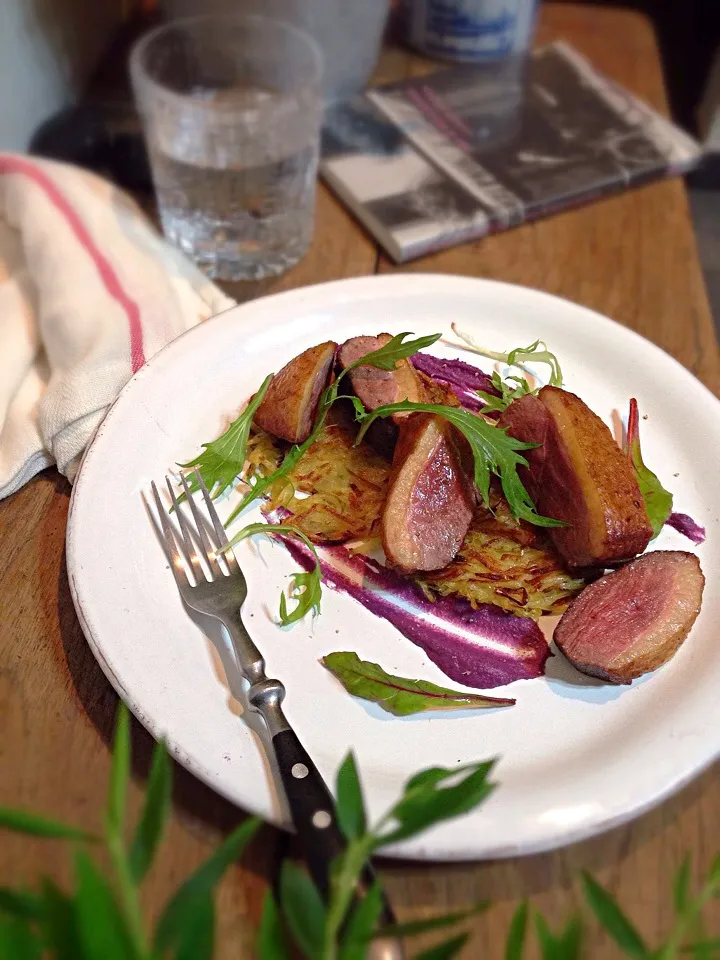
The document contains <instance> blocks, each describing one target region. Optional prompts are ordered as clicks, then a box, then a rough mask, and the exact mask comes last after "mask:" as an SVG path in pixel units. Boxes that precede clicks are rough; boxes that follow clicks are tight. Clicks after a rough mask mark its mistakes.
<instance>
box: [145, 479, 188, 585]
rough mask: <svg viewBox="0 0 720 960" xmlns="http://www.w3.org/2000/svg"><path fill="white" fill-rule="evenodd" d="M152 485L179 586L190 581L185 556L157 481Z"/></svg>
mask: <svg viewBox="0 0 720 960" xmlns="http://www.w3.org/2000/svg"><path fill="white" fill-rule="evenodd" d="M150 487H151V489H152V492H153V497H154V499H155V509H156V510H157V514H158V519H159V520H160V526H161V527H162V532H163V537H164V539H165V546H166V548H167V552H168V553H169V555H170V561H171V563H170V569H171V570H172V572H173V576H174V577H175V581H176V583H177V585H178V586H179V587H182V586H185V585H187V583H189V581H188V578H187V574H186V572H185V568H184V567H183V563H182V560H183V558H182V557H181V555H180V551H179V549H178V545H177V541H176V539H175V533H174V531H173V528H172V525H171V524H170V521H169V519H168V515H167V512H166V510H165V505H164V504H163V502H162V500H161V499H160V494H159V493H158V488H157V487H156V486H155V481H154V480H153V481H151V483H150ZM183 557H185V552H184V550H183ZM185 560H186V561H187V562H188V564H189V562H190V561H189V559H188V558H187V557H185Z"/></svg>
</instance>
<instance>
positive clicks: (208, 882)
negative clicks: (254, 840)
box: [154, 817, 260, 951]
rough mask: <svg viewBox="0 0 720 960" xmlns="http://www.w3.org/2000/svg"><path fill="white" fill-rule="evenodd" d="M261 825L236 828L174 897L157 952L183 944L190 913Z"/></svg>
mask: <svg viewBox="0 0 720 960" xmlns="http://www.w3.org/2000/svg"><path fill="white" fill-rule="evenodd" d="M259 825H260V821H259V820H258V819H257V818H256V817H249V818H248V819H247V820H245V822H244V823H242V824H240V826H239V827H236V828H235V830H233V832H232V833H231V834H229V835H228V836H227V837H226V838H225V840H224V841H223V843H222V844H221V845H220V846H219V847H218V849H217V850H215V852H214V853H212V854H211V855H210V856H209V857H208V859H207V860H206V861H205V862H204V863H203V864H201V865H200V866H199V867H198V869H197V870H196V871H195V872H194V873H193V874H191V876H190V877H188V879H187V880H186V881H185V883H183V885H182V886H181V887H180V888H179V889H178V890H177V891H176V892H175V894H174V895H173V896H172V897H171V898H170V900H169V902H168V903H167V905H166V906H165V909H164V910H163V912H162V914H161V916H160V920H159V921H158V925H157V927H156V929H155V938H154V947H155V949H156V950H157V951H162V950H167V949H168V948H170V947H171V946H173V945H174V944H176V943H178V942H179V941H180V939H181V937H182V936H183V928H184V924H185V917H186V915H187V913H188V911H191V909H192V908H194V907H195V905H196V904H197V903H198V901H201V900H202V899H203V898H204V897H206V896H207V895H208V894H209V893H211V892H212V890H213V889H214V887H215V884H216V883H217V882H218V880H219V879H220V877H221V876H222V875H223V873H224V872H225V871H226V870H227V868H228V867H229V866H230V865H231V864H233V863H234V862H235V860H237V858H238V857H239V856H240V853H241V852H242V850H243V848H244V846H245V845H246V843H247V842H248V840H249V839H250V837H252V835H253V834H254V833H255V831H256V830H257V828H258V827H259Z"/></svg>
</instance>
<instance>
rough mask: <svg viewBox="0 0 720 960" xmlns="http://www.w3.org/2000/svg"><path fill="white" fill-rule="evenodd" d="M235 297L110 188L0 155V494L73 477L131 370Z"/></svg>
mask: <svg viewBox="0 0 720 960" xmlns="http://www.w3.org/2000/svg"><path fill="white" fill-rule="evenodd" d="M233 303H234V301H233V300H231V299H230V298H229V297H226V296H225V295H224V294H223V293H222V292H221V291H220V290H219V289H218V288H217V287H216V286H214V284H212V283H210V282H209V281H208V279H207V278H206V277H205V276H204V275H203V274H202V273H201V272H200V271H199V270H198V269H197V267H196V266H195V265H194V264H192V263H190V262H189V261H188V260H186V259H185V257H184V256H183V255H182V254H181V253H180V252H179V251H178V250H175V249H174V248H173V247H171V246H170V245H169V244H168V243H166V242H165V240H163V239H162V237H161V236H160V235H159V234H158V233H157V232H156V231H155V229H154V228H153V227H152V225H151V224H150V222H149V221H148V220H147V218H146V217H145V216H144V214H143V213H142V211H141V210H140V208H139V207H138V206H137V205H136V204H135V203H134V201H132V200H131V199H130V198H129V197H128V196H127V195H125V194H123V193H121V192H120V191H119V190H118V189H117V188H116V187H114V186H113V185H112V184H110V183H108V182H106V181H105V180H102V179H101V178H99V177H96V176H94V175H93V174H90V173H88V172H86V171H84V170H80V169H78V168H75V167H71V166H67V165H65V164H59V163H51V162H49V161H45V160H37V159H35V158H28V157H24V156H20V155H17V154H9V153H0V498H2V497H6V496H8V495H9V494H11V493H13V492H14V491H15V490H17V489H18V488H19V487H21V486H22V485H23V484H24V483H25V482H26V481H27V480H29V479H30V477H32V476H34V475H35V474H36V473H38V472H39V471H40V470H42V469H44V468H45V467H47V466H50V465H51V464H53V463H54V464H57V467H58V469H59V470H60V472H61V473H63V474H64V475H65V476H66V477H68V479H70V480H72V479H73V478H74V476H75V473H76V472H77V468H78V465H79V462H80V458H81V456H82V453H83V451H84V449H85V447H86V446H87V443H88V441H89V440H90V438H91V437H92V435H93V433H94V431H95V429H96V428H97V426H98V424H99V423H100V421H101V420H102V418H103V416H104V415H105V412H106V411H107V409H108V407H109V406H110V404H111V403H112V402H113V400H114V399H115V397H116V396H117V395H118V393H119V392H120V390H121V389H122V387H123V386H124V385H125V383H126V382H127V381H128V380H129V379H130V377H131V376H132V374H133V373H135V371H136V370H138V369H139V368H140V367H141V366H142V365H143V364H144V363H145V361H146V360H147V359H148V358H149V357H151V356H152V355H153V354H154V353H156V352H157V351H158V350H159V349H160V348H161V347H163V346H164V345H165V344H166V343H168V342H169V341H170V340H172V339H173V338H174V337H176V336H178V335H179V334H180V333H183V332H184V331H185V330H188V329H189V328H190V327H192V326H194V325H195V324H196V323H199V322H200V321H201V320H205V319H206V318H207V317H209V316H212V315H213V314H215V313H219V312H220V311H221V310H225V309H227V308H228V307H230V306H232V305H233Z"/></svg>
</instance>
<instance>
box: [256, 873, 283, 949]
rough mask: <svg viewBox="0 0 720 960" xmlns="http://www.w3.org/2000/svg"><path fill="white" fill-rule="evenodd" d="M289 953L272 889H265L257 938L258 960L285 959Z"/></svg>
mask: <svg viewBox="0 0 720 960" xmlns="http://www.w3.org/2000/svg"><path fill="white" fill-rule="evenodd" d="M289 953H290V951H289V950H288V946H287V943H286V942H285V937H284V935H283V928H282V917H281V916H280V911H279V910H278V908H277V904H276V903H275V898H274V897H273V895H272V890H266V891H265V897H264V898H263V908H262V914H261V916H260V928H259V930H258V938H257V955H258V960H287V957H288V956H289Z"/></svg>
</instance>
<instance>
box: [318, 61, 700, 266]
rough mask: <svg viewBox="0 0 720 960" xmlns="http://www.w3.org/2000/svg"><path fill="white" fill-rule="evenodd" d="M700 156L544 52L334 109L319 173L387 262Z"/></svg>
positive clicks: (604, 83)
mask: <svg viewBox="0 0 720 960" xmlns="http://www.w3.org/2000/svg"><path fill="white" fill-rule="evenodd" d="M700 154H701V149H700V147H699V145H698V144H697V143H696V142H695V141H694V140H693V139H692V138H691V137H689V136H687V135H686V134H685V133H683V131H681V130H680V129H679V128H678V127H676V126H674V125H673V124H672V123H670V121H668V120H666V119H665V118H664V117H662V116H660V115H659V114H658V113H656V112H655V111H654V110H652V109H651V108H650V107H649V106H647V105H646V104H644V103H643V102H642V101H640V100H639V99H637V98H636V97H635V96H633V95H632V94H631V93H629V92H628V91H627V90H624V89H623V88H622V87H619V86H618V85H617V84H615V83H613V82H612V81H611V80H609V79H608V78H606V77H604V76H603V75H602V74H600V73H598V72H597V71H596V70H595V68H594V67H593V66H592V65H591V64H590V63H589V62H588V61H587V60H586V59H585V58H584V57H582V56H581V55H580V54H578V53H577V51H575V50H574V49H573V48H572V47H570V46H569V45H568V44H566V43H564V42H557V43H554V44H552V45H550V46H547V47H544V48H542V49H541V50H538V51H537V52H535V53H534V54H532V55H531V56H530V57H527V58H515V57H510V58H506V59H505V60H502V61H499V62H497V63H488V64H483V65H472V66H461V67H452V68H450V69H442V70H439V71H438V72H436V73H432V74H429V75H428V76H425V77H418V78H413V79H410V80H404V81H400V82H397V83H391V84H387V85H385V86H381V87H376V88H374V89H372V90H369V91H368V92H367V93H366V94H364V95H362V96H360V97H357V98H355V99H354V100H352V101H350V102H347V103H344V104H341V105H339V106H336V107H335V108H334V109H332V110H331V111H330V112H329V114H328V117H327V121H326V127H325V130H324V137H323V159H322V163H321V173H322V175H323V177H324V178H325V179H326V180H327V182H328V184H329V185H330V186H331V187H332V188H333V189H334V190H335V191H336V192H337V193H338V194H339V196H340V197H341V198H342V199H343V201H344V202H345V203H346V204H347V205H348V206H349V207H350V208H351V209H352V210H353V212H354V213H355V215H356V216H357V217H358V218H359V219H360V220H361V221H362V222H363V223H364V224H365V225H366V226H367V228H368V229H369V230H370V231H371V232H372V233H373V234H374V235H375V237H376V238H377V240H378V241H379V242H380V243H381V244H382V246H383V247H384V248H385V249H386V250H387V252H388V253H389V255H390V256H391V257H392V258H393V259H394V260H396V261H398V262H401V261H405V260H410V259H412V258H414V257H417V256H420V255H422V254H424V253H428V252H431V251H434V250H439V249H442V248H444V247H448V246H451V245H453V244H456V243H460V242H462V241H465V240H469V239H473V238H476V237H481V236H483V235H485V234H487V233H489V232H491V231H493V230H503V229H507V228H508V227H512V226H514V225H516V224H519V223H522V222H524V221H526V220H529V219H534V218H537V217H540V216H545V215H547V214H550V213H552V212H555V211H557V210H561V209H563V208H566V207H569V206H572V205H575V204H578V203H581V202H584V201H588V200H591V199H595V198H597V197H599V196H603V195H605V194H607V193H610V192H614V191H617V190H619V189H622V188H626V187H629V186H631V185H633V184H637V183H639V182H643V181H646V180H648V179H651V178H653V177H659V176H662V175H669V174H673V173H680V172H683V171H685V170H688V169H690V168H691V167H692V166H694V165H695V163H696V162H697V161H698V159H699V157H700Z"/></svg>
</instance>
